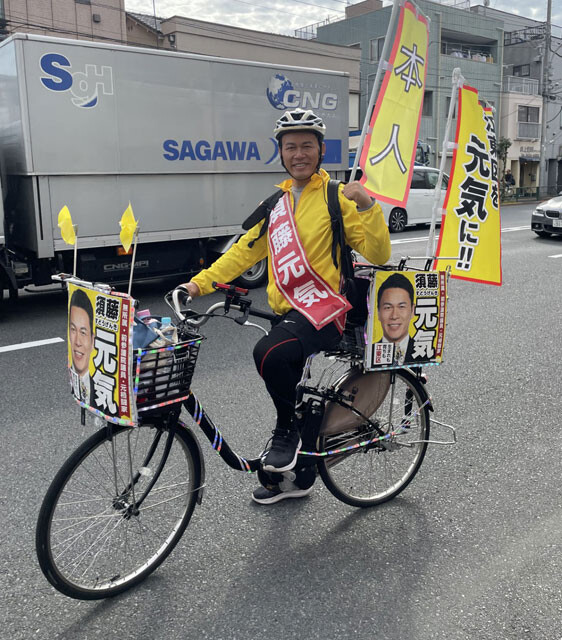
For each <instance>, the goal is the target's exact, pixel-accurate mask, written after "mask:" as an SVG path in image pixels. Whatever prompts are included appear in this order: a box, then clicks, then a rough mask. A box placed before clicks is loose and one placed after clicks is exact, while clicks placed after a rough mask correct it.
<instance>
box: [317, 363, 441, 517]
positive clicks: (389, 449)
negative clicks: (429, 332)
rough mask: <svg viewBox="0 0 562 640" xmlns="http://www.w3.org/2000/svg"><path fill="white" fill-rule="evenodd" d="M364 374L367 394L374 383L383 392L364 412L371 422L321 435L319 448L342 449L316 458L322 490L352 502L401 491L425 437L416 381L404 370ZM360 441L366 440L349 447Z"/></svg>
mask: <svg viewBox="0 0 562 640" xmlns="http://www.w3.org/2000/svg"><path fill="white" fill-rule="evenodd" d="M368 375H369V377H370V379H369V383H368V384H370V385H372V392H373V395H374V396H376V394H377V392H378V389H377V387H380V388H382V390H383V394H382V395H383V396H384V399H383V400H382V398H381V400H382V401H381V402H380V403H377V404H379V406H378V408H376V409H375V410H374V412H373V413H372V415H369V416H366V417H368V418H369V420H370V422H371V423H372V424H369V423H368V422H366V421H363V422H361V421H360V420H358V421H357V422H359V424H357V425H355V426H353V427H352V428H348V429H347V430H345V431H342V432H341V433H337V434H334V435H329V436H321V437H320V439H319V443H318V447H319V448H318V450H319V451H335V450H339V451H342V453H341V455H333V456H326V457H322V458H320V461H319V463H318V470H319V472H320V475H321V477H322V480H323V481H324V484H325V485H326V487H327V488H328V490H329V491H330V492H331V493H332V494H333V495H334V496H335V497H336V498H338V499H339V500H342V501H343V502H345V503H347V504H349V505H351V506H354V507H371V506H374V505H377V504H382V503H383V502H386V501H388V500H391V499H392V498H394V497H395V496H397V495H398V494H399V493H400V492H401V491H403V490H404V489H405V488H406V487H407V486H408V484H409V483H410V482H411V481H412V479H413V478H414V476H415V475H416V473H417V472H418V470H419V468H420V466H421V463H422V461H423V458H424V455H425V451H426V449H427V440H428V439H429V407H428V403H427V402H426V401H427V394H426V392H425V389H424V388H423V385H422V384H421V382H419V381H418V380H416V378H415V376H414V375H412V373H410V372H409V371H405V370H398V371H396V372H394V373H392V374H390V373H388V372H371V373H370V374H368ZM389 379H390V384H389V382H388V381H389ZM386 389H388V391H386ZM385 391H386V395H384V392H385ZM373 425H375V426H376V427H377V428H378V430H377V429H375V426H373ZM381 432H382V434H384V437H382V438H381V436H380V434H381ZM365 442H370V444H367V445H365V446H356V447H355V448H354V445H360V444H361V443H365Z"/></svg>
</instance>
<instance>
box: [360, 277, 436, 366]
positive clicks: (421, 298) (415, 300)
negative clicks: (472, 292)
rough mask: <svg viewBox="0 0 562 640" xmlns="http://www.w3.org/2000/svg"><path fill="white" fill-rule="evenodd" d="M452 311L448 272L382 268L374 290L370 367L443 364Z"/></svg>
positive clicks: (367, 354)
mask: <svg viewBox="0 0 562 640" xmlns="http://www.w3.org/2000/svg"><path fill="white" fill-rule="evenodd" d="M446 314H447V274H446V273H445V272H444V271H377V272H376V274H375V278H374V280H373V282H372V283H371V289H370V293H369V320H368V324H367V336H366V338H367V340H366V345H367V348H366V349H365V368H366V369H369V370H372V369H380V368H385V369H391V368H397V367H411V366H418V365H419V366H422V365H428V364H435V363H440V362H441V360H442V358H443V346H444V341H445V321H446Z"/></svg>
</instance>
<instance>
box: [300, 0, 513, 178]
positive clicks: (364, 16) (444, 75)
mask: <svg viewBox="0 0 562 640" xmlns="http://www.w3.org/2000/svg"><path fill="white" fill-rule="evenodd" d="M417 5H418V6H419V7H420V9H421V10H422V11H423V12H424V14H425V15H426V16H427V17H428V18H429V19H430V30H429V48H428V61H427V65H428V72H427V79H426V87H425V95H424V102H423V110H422V119H421V125H420V139H421V140H423V141H424V142H426V143H428V144H429V145H430V146H431V148H432V154H431V157H430V162H431V164H432V165H434V166H438V165H439V162H440V158H441V149H442V147H443V136H444V133H445V125H446V121H447V114H448V111H449V104H450V100H451V83H452V73H453V69H455V68H456V67H460V68H461V71H462V74H463V76H464V77H465V79H466V83H467V84H468V85H470V86H473V87H475V88H476V89H478V92H479V95H480V98H481V100H485V101H487V102H488V103H489V104H490V105H491V106H494V107H495V108H496V109H499V106H500V95H501V79H502V64H503V22H502V21H501V20H498V19H496V18H491V17H485V16H480V15H478V14H475V13H471V12H470V11H467V10H466V8H468V3H464V5H461V6H462V7H466V8H459V6H449V5H447V4H441V3H438V2H429V1H428V0H417ZM390 14H391V7H390V6H388V7H383V6H382V2H380V0H365V2H360V3H358V4H355V5H352V6H351V7H347V9H346V18H345V19H343V20H340V21H337V22H332V23H329V24H319V25H317V26H316V28H315V29H314V30H313V32H314V31H315V37H316V39H317V40H318V41H319V42H326V43H328V42H329V43H333V44H340V45H345V46H348V47H350V48H357V49H360V50H361V52H362V55H361V98H360V104H359V111H360V116H359V119H360V120H361V121H363V119H364V117H365V113H366V110H367V106H368V102H369V96H370V94H371V90H372V87H373V84H374V80H375V76H376V73H377V69H378V65H379V62H380V55H381V52H382V47H383V44H384V39H385V35H386V31H387V28H388V23H389V21H390ZM307 33H308V34H310V33H311V30H310V29H308V31H307ZM453 131H454V129H453ZM450 159H451V158H450V156H449V158H448V161H447V166H449V165H450Z"/></svg>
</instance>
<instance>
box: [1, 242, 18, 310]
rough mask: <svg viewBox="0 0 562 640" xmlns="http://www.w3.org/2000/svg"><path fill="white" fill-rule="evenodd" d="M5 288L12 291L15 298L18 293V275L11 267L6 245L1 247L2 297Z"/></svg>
mask: <svg viewBox="0 0 562 640" xmlns="http://www.w3.org/2000/svg"><path fill="white" fill-rule="evenodd" d="M4 289H7V290H8V291H9V292H10V297H11V298H14V297H15V296H17V294H18V283H17V281H16V276H15V274H14V272H13V271H12V268H11V267H10V263H9V261H8V257H7V256H6V250H5V249H4V247H0V298H1V297H2V295H1V294H2V291H3V290H4Z"/></svg>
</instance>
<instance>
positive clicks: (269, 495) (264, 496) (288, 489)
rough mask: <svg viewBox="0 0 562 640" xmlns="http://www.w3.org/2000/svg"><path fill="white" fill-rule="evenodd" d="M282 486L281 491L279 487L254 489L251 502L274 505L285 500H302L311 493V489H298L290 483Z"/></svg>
mask: <svg viewBox="0 0 562 640" xmlns="http://www.w3.org/2000/svg"><path fill="white" fill-rule="evenodd" d="M283 486H284V488H283V489H281V487H280V486H279V485H274V486H272V487H271V488H270V489H266V488H265V487H258V488H257V489H254V492H253V493H252V500H253V501H254V502H258V503H259V504H274V503H275V502H279V500H285V499H286V498H304V497H305V496H307V495H308V494H309V493H310V492H311V491H312V487H308V489H300V488H299V487H297V485H296V484H294V483H292V482H290V483H289V482H285V483H283Z"/></svg>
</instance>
